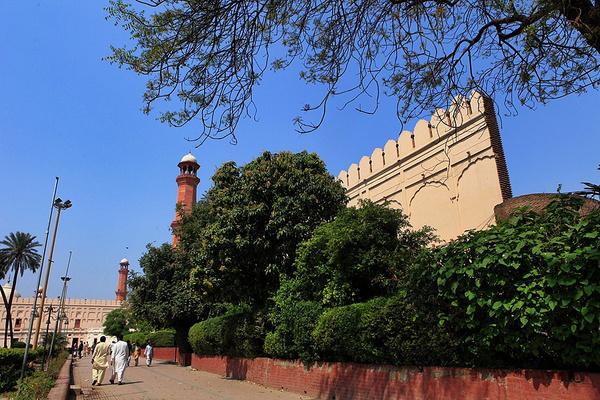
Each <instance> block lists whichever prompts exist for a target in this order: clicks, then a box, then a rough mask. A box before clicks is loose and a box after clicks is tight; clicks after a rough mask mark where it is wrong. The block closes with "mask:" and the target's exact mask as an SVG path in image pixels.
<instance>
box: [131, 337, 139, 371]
mask: <svg viewBox="0 0 600 400" xmlns="http://www.w3.org/2000/svg"><path fill="white" fill-rule="evenodd" d="M140 352H141V349H140V346H138V344H137V343H134V344H133V353H132V354H133V355H132V357H133V365H134V366H135V367H137V366H138V363H139V361H140Z"/></svg>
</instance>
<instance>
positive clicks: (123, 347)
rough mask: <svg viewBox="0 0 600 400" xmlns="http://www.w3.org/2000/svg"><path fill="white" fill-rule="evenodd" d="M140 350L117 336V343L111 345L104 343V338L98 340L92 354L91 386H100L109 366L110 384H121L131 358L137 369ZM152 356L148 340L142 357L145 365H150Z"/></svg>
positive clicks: (151, 348)
mask: <svg viewBox="0 0 600 400" xmlns="http://www.w3.org/2000/svg"><path fill="white" fill-rule="evenodd" d="M140 353H141V348H140V346H138V344H137V343H134V344H131V343H129V342H125V341H123V338H122V337H121V336H117V341H116V342H113V343H111V344H109V343H106V337H105V336H102V337H101V338H100V343H98V344H97V345H96V346H95V348H94V351H93V353H92V386H94V385H98V386H99V385H101V384H102V381H103V380H104V375H105V373H106V370H107V369H108V367H109V366H112V368H111V374H110V379H109V380H108V381H109V382H110V383H111V384H113V383H115V378H116V380H117V383H118V384H119V385H121V384H122V383H123V376H124V374H125V369H126V368H127V367H128V366H129V363H130V361H131V359H132V358H133V362H134V365H135V366H136V367H137V365H138V362H139V358H140ZM153 356H154V348H153V347H152V342H150V340H148V342H147V343H146V348H145V349H144V357H146V365H147V366H148V367H149V366H151V365H152V357H153Z"/></svg>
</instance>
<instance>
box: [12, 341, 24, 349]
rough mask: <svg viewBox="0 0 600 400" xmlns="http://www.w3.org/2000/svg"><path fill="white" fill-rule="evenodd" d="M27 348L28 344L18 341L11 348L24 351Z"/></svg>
mask: <svg viewBox="0 0 600 400" xmlns="http://www.w3.org/2000/svg"><path fill="white" fill-rule="evenodd" d="M26 346H27V344H26V343H25V342H20V341H18V340H15V341H14V342H12V345H11V347H12V348H13V349H24V348H25V347H26Z"/></svg>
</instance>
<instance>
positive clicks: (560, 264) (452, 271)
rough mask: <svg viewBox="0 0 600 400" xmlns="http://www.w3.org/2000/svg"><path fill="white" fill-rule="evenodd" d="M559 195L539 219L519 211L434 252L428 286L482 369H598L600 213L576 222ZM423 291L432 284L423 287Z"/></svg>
mask: <svg viewBox="0 0 600 400" xmlns="http://www.w3.org/2000/svg"><path fill="white" fill-rule="evenodd" d="M581 203H582V201H581V199H579V198H577V197H575V196H562V197H561V199H560V200H558V201H555V202H553V203H552V204H551V205H549V206H548V207H547V209H546V211H545V212H544V213H543V214H542V215H537V214H535V213H532V212H527V211H524V212H520V213H517V214H514V215H513V216H512V217H511V218H510V219H508V220H507V221H505V222H501V223H499V224H498V225H497V226H494V227H491V228H489V229H486V230H483V231H473V232H469V233H467V234H465V235H463V236H461V237H459V238H458V239H457V240H455V241H453V242H451V243H450V244H448V245H446V246H444V247H442V248H440V249H438V251H437V252H436V253H435V254H434V256H433V259H430V262H429V263H427V264H426V265H425V268H424V269H423V271H422V272H423V274H422V275H423V276H422V279H423V280H427V277H430V279H429V280H433V282H434V285H437V287H438V295H439V302H440V303H441V304H445V305H446V306H445V307H441V308H440V310H439V313H440V319H441V321H440V322H441V323H442V324H445V325H447V326H448V327H451V328H452V329H456V331H457V332H458V333H459V335H460V337H462V338H463V340H464V342H463V343H464V348H463V353H464V354H466V355H468V357H471V360H472V361H471V362H474V363H477V364H478V365H480V366H481V365H483V366H496V367H501V366H513V365H518V366H519V367H527V366H529V367H543V368H556V367H560V368H580V369H581V368H590V367H595V368H597V367H598V366H600V353H599V352H598V348H599V347H598V346H600V335H598V332H599V331H600V301H599V299H600V269H599V268H598V265H600V241H599V238H600V210H596V211H594V212H592V213H591V214H589V215H588V216H586V217H583V218H581V217H580V216H579V212H578V210H579V207H580V206H581ZM425 288H427V285H425Z"/></svg>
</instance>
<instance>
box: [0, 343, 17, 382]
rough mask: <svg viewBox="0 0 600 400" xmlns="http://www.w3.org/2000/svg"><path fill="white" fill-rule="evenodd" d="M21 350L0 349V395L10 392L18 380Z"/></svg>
mask: <svg viewBox="0 0 600 400" xmlns="http://www.w3.org/2000/svg"><path fill="white" fill-rule="evenodd" d="M22 362H23V350H21V349H3V348H0V393H1V392H5V391H8V390H11V389H12V388H13V387H14V385H15V384H16V383H17V379H19V373H20V371H21V364H22Z"/></svg>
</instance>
